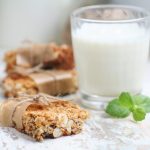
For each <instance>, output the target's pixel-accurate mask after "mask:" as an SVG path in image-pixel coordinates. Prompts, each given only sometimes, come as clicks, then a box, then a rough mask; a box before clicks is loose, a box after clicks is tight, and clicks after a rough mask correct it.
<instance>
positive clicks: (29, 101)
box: [0, 94, 61, 130]
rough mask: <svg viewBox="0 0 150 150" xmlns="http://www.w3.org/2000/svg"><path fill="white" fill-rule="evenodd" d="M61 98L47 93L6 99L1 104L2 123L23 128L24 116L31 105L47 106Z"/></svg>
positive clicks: (0, 118) (0, 120)
mask: <svg viewBox="0 0 150 150" xmlns="http://www.w3.org/2000/svg"><path fill="white" fill-rule="evenodd" d="M60 100H61V99H58V98H55V97H52V96H49V95H46V94H37V95H32V96H31V95H24V96H20V97H19V98H10V99H8V100H5V101H4V102H3V103H2V104H1V106H0V123H1V124H2V125H3V126H6V127H13V126H15V127H16V128H17V129H19V130H21V129H22V128H23V125H22V117H23V114H24V113H25V111H26V109H27V108H28V107H29V106H30V105H40V106H43V107H44V106H45V105H48V104H49V103H51V102H54V101H60Z"/></svg>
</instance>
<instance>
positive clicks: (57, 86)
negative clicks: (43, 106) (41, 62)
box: [29, 70, 77, 95]
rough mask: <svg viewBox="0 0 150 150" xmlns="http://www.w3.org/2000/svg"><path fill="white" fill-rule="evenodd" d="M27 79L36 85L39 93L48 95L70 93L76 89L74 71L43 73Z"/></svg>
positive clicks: (31, 75) (32, 75)
mask: <svg viewBox="0 0 150 150" xmlns="http://www.w3.org/2000/svg"><path fill="white" fill-rule="evenodd" d="M29 77H30V78H31V79H32V80H33V81H34V82H35V83H36V85H37V88H38V90H39V92H42V93H46V94H50V95H59V94H60V95H61V94H66V93H72V92H74V91H76V89H77V81H76V74H75V72H74V71H56V70H55V71H43V72H39V73H32V74H30V75H29Z"/></svg>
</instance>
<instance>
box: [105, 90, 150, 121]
mask: <svg viewBox="0 0 150 150" xmlns="http://www.w3.org/2000/svg"><path fill="white" fill-rule="evenodd" d="M105 111H106V113H108V114H109V115H110V116H112V117H116V118H125V117H128V116H129V115H130V113H132V116H133V119H134V120H135V121H142V120H144V119H145V116H146V113H148V112H150V97H148V96H144V95H135V96H132V95H131V94H130V93H129V92H122V93H121V94H120V96H119V98H116V99H113V100H112V101H110V102H109V103H108V105H107V107H106V110H105Z"/></svg>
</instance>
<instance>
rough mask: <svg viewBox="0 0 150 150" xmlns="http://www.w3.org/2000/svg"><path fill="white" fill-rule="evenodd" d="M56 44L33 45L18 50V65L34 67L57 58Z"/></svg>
mask: <svg viewBox="0 0 150 150" xmlns="http://www.w3.org/2000/svg"><path fill="white" fill-rule="evenodd" d="M55 46H56V45H55V44H32V45H29V46H26V47H24V48H20V49H18V50H16V65H18V66H29V67H34V66H36V65H39V64H40V63H43V62H44V61H52V60H54V59H55V58H57V55H58V53H57V52H55V51H54V50H55Z"/></svg>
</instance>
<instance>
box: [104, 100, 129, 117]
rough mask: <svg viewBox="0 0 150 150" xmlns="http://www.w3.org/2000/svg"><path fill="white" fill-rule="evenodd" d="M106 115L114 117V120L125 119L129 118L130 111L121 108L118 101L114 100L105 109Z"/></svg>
mask: <svg viewBox="0 0 150 150" xmlns="http://www.w3.org/2000/svg"><path fill="white" fill-rule="evenodd" d="M105 111H106V113H108V114H109V115H110V116H113V117H116V118H125V117H127V116H129V114H130V111H129V109H128V108H126V107H124V106H122V105H121V104H120V102H119V100H118V99H114V100H112V101H110V102H109V103H108V105H107V107H106V110H105Z"/></svg>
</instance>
